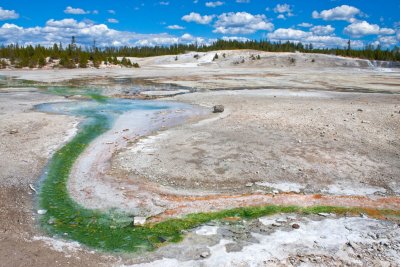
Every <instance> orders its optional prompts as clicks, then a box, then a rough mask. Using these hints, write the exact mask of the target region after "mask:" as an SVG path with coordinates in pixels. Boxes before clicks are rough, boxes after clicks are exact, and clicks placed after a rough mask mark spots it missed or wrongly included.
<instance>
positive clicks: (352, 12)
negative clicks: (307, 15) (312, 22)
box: [312, 5, 361, 22]
mask: <svg viewBox="0 0 400 267" xmlns="http://www.w3.org/2000/svg"><path fill="white" fill-rule="evenodd" d="M357 15H361V11H360V10H359V9H358V8H356V7H353V6H348V5H342V6H337V7H335V8H332V9H328V10H322V11H321V12H318V11H316V10H315V11H313V12H312V17H313V18H314V19H323V20H345V21H349V22H353V21H355V17H356V16H357Z"/></svg>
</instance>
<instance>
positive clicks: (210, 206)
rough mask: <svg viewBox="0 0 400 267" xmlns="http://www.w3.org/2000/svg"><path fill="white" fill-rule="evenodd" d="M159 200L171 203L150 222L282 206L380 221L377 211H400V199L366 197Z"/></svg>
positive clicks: (246, 196)
mask: <svg viewBox="0 0 400 267" xmlns="http://www.w3.org/2000/svg"><path fill="white" fill-rule="evenodd" d="M162 198H163V199H164V200H166V201H168V202H170V204H171V205H170V207H173V208H170V209H168V210H167V211H165V212H163V213H161V214H159V215H157V216H155V217H153V218H152V219H151V221H153V222H157V221H162V220H164V219H167V218H171V217H173V216H182V215H186V214H189V213H196V212H212V211H220V210H224V209H231V208H238V207H251V206H265V205H284V206H290V205H294V206H299V207H311V206H340V207H349V208H363V209H364V210H365V211H366V213H367V214H368V215H370V216H373V217H382V216H381V214H380V212H379V211H378V210H379V209H388V210H395V211H400V197H367V196H335V195H322V194H311V195H302V194H296V193H281V194H276V195H275V194H261V193H254V194H240V195H222V194H221V195H209V196H191V197H188V196H177V195H170V194H163V195H162Z"/></svg>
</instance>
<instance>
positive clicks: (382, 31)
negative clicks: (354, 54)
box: [379, 28, 396, 35]
mask: <svg viewBox="0 0 400 267" xmlns="http://www.w3.org/2000/svg"><path fill="white" fill-rule="evenodd" d="M395 33H396V32H395V30H393V29H390V28H381V29H380V31H379V34H383V35H390V34H395Z"/></svg>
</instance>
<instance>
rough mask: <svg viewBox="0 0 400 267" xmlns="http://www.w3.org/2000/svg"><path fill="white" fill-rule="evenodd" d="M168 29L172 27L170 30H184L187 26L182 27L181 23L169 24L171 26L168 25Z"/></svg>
mask: <svg viewBox="0 0 400 267" xmlns="http://www.w3.org/2000/svg"><path fill="white" fill-rule="evenodd" d="M167 29H170V30H184V29H185V27H182V26H180V25H169V26H167Z"/></svg>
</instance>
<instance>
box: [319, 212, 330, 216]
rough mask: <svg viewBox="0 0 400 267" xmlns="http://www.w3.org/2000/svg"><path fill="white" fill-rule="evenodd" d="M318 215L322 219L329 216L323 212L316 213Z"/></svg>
mask: <svg viewBox="0 0 400 267" xmlns="http://www.w3.org/2000/svg"><path fill="white" fill-rule="evenodd" d="M318 215H319V216H322V217H328V216H329V215H330V214H329V213H325V212H320V213H318Z"/></svg>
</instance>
